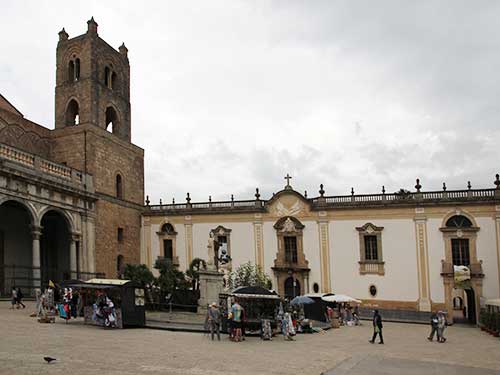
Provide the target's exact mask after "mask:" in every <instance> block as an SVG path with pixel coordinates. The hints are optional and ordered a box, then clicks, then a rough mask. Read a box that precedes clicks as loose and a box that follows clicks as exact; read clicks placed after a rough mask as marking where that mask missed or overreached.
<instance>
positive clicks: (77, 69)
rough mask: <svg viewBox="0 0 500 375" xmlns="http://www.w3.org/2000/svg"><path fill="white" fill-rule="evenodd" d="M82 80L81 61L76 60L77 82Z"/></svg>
mask: <svg viewBox="0 0 500 375" xmlns="http://www.w3.org/2000/svg"><path fill="white" fill-rule="evenodd" d="M78 80H80V59H76V60H75V81H78Z"/></svg>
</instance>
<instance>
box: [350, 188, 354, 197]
mask: <svg viewBox="0 0 500 375" xmlns="http://www.w3.org/2000/svg"><path fill="white" fill-rule="evenodd" d="M351 195H354V188H353V187H352V188H351Z"/></svg>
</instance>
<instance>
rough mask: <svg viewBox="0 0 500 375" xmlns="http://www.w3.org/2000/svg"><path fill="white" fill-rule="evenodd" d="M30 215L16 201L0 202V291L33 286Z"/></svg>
mask: <svg viewBox="0 0 500 375" xmlns="http://www.w3.org/2000/svg"><path fill="white" fill-rule="evenodd" d="M32 224H33V217H32V215H31V212H30V211H29V209H28V208H27V207H26V206H25V205H23V204H22V203H19V202H17V201H7V202H4V203H2V204H1V205H0V293H2V295H4V296H6V295H10V292H11V288H12V287H14V286H15V287H20V288H21V289H23V291H25V292H26V294H27V292H28V291H29V289H30V288H31V286H32V285H33V273H32V245H33V239H32V232H33V226H32Z"/></svg>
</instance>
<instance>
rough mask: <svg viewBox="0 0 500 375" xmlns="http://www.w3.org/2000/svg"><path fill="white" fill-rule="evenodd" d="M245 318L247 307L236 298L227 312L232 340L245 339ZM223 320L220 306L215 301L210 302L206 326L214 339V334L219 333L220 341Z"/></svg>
mask: <svg viewBox="0 0 500 375" xmlns="http://www.w3.org/2000/svg"><path fill="white" fill-rule="evenodd" d="M244 318H245V309H244V308H243V307H242V306H241V305H240V304H239V303H238V301H237V300H235V301H234V302H233V303H232V304H231V306H230V309H228V314H227V324H228V331H229V339H230V340H231V341H235V342H240V341H243V340H245V330H244V326H243V322H244ZM221 322H222V316H221V312H220V309H219V307H218V306H217V304H216V303H215V302H213V303H212V304H210V306H208V309H207V316H206V319H205V326H206V327H207V329H208V330H209V331H210V336H211V338H212V340H214V336H215V335H217V339H218V340H219V341H220V326H221Z"/></svg>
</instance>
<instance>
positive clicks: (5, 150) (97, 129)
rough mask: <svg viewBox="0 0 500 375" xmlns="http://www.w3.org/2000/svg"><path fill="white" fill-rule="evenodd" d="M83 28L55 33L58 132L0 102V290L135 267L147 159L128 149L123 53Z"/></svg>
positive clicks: (113, 274)
mask: <svg viewBox="0 0 500 375" xmlns="http://www.w3.org/2000/svg"><path fill="white" fill-rule="evenodd" d="M87 24H88V29H87V32H86V33H85V34H83V35H80V36H76V37H74V38H69V35H68V34H67V33H66V31H65V30H64V29H63V30H62V31H61V32H60V33H59V43H58V45H57V68H56V88H55V129H53V130H50V129H48V128H46V127H43V126H41V125H38V124H36V123H33V122H31V121H29V120H27V119H25V118H24V117H23V115H22V113H21V112H20V111H18V110H17V109H16V108H15V107H14V106H13V105H12V104H11V103H9V102H8V101H7V100H6V99H5V98H4V97H0V262H1V263H0V270H1V271H0V272H2V274H1V275H0V282H1V283H2V285H0V287H1V288H2V289H3V290H2V291H5V289H6V288H8V287H10V286H11V285H12V284H13V283H16V284H18V285H20V286H23V287H29V286H30V285H35V284H40V283H44V282H46V281H47V279H48V278H56V279H62V278H68V277H76V276H79V277H81V278H84V277H85V276H86V275H87V274H88V275H87V276H90V275H93V274H95V273H101V274H105V275H106V276H107V277H116V276H117V274H119V273H120V272H122V270H123V267H124V265H125V264H126V263H137V262H139V260H140V259H139V257H140V255H139V254H140V253H139V249H140V231H141V228H140V226H141V211H142V209H143V202H144V151H143V149H141V148H140V147H137V146H135V145H134V144H132V143H131V116H130V66H129V60H128V55H127V54H128V50H127V48H126V47H125V45H124V44H122V45H121V46H120V47H119V49H118V50H115V49H114V48H112V47H111V46H110V45H108V44H107V43H106V42H105V41H104V40H103V39H101V38H100V37H99V35H98V32H97V27H98V25H97V23H96V22H95V21H94V19H91V20H89V21H88V23H87ZM11 216H12V217H15V218H16V220H18V221H17V224H18V225H16V226H15V227H16V228H18V232H19V233H16V231H14V230H13V229H12V228H11V227H12V222H11V221H10V219H9V217H11ZM16 238H17V239H16ZM19 238H20V239H21V240H19Z"/></svg>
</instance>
